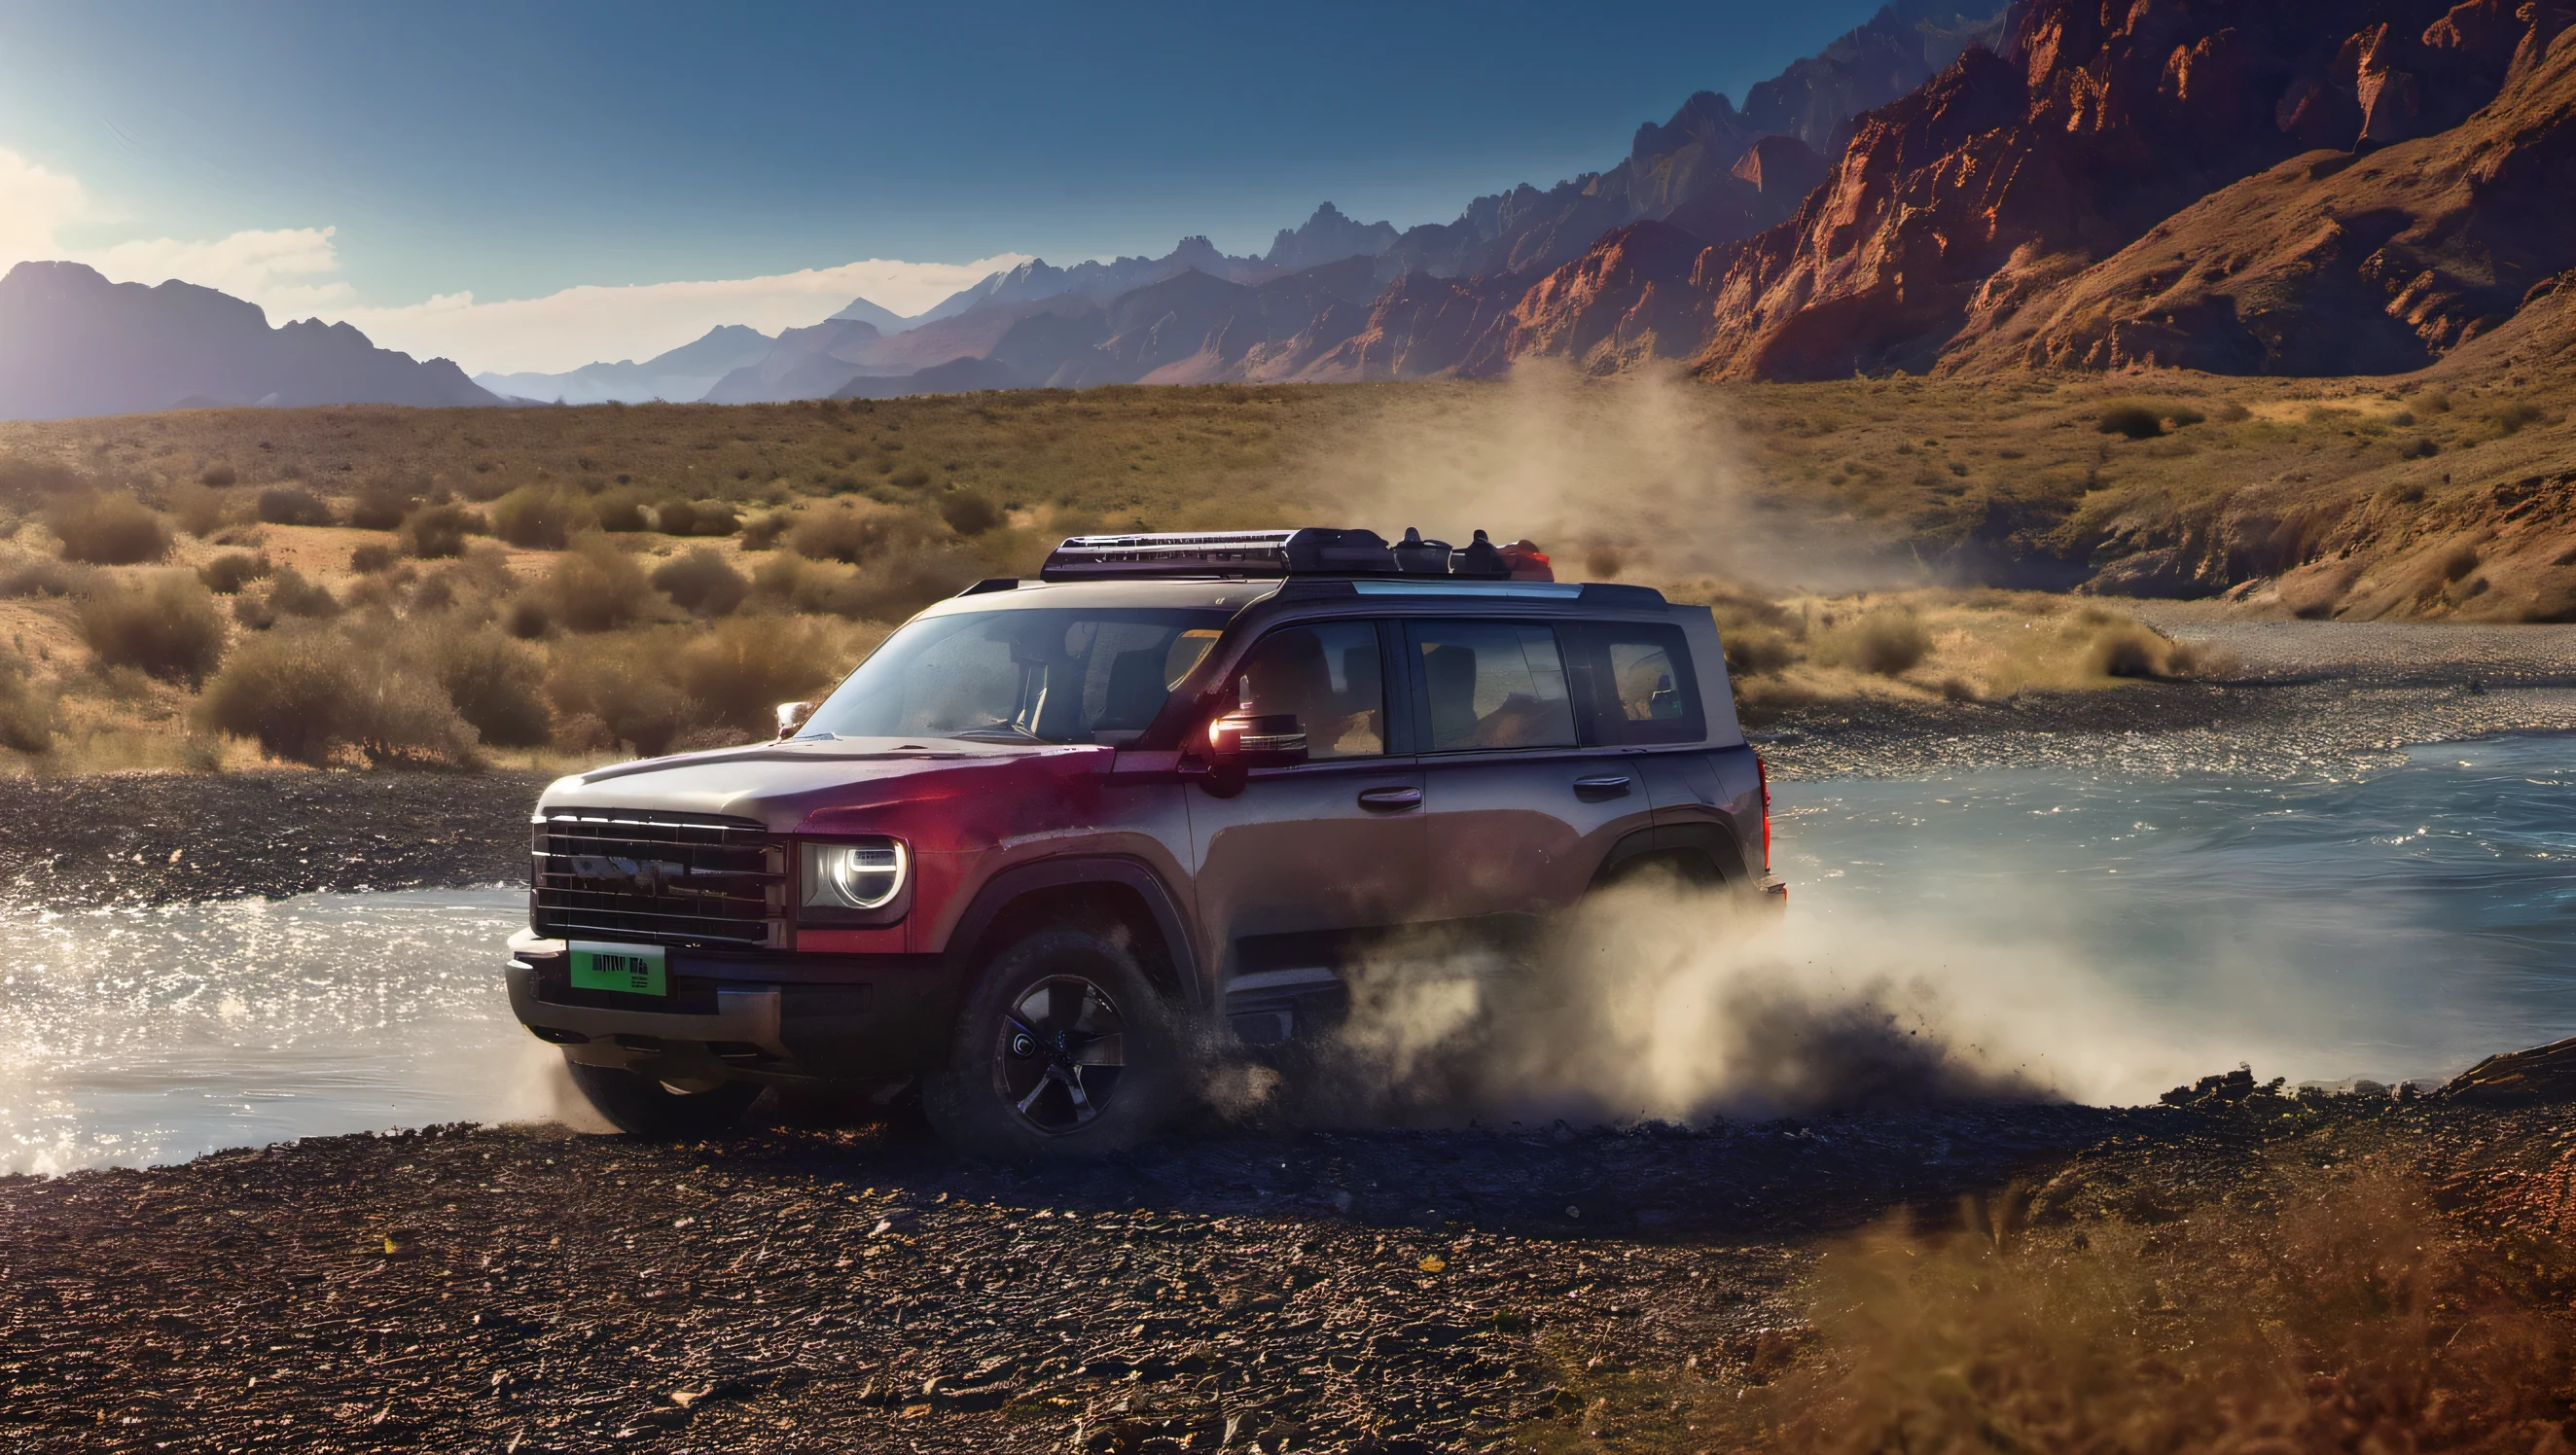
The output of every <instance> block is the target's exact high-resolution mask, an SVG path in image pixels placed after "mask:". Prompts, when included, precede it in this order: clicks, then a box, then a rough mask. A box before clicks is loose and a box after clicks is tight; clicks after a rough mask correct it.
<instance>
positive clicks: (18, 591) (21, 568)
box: [0, 556, 98, 598]
mask: <svg viewBox="0 0 2576 1455" xmlns="http://www.w3.org/2000/svg"><path fill="white" fill-rule="evenodd" d="M97 576H98V573H97V572H95V571H93V570H91V569H90V568H89V567H87V566H83V565H78V564H75V563H73V562H70V561H58V560H55V559H54V558H53V557H51V556H30V557H27V558H25V559H23V560H19V561H15V562H12V563H11V564H9V565H7V566H0V598H16V597H24V596H84V595H87V594H88V593H89V590H90V587H91V586H92V585H93V584H94V583H95V581H96V579H97Z"/></svg>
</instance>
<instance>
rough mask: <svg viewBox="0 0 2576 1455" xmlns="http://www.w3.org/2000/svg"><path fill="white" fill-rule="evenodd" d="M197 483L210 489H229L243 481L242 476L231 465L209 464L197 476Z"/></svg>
mask: <svg viewBox="0 0 2576 1455" xmlns="http://www.w3.org/2000/svg"><path fill="white" fill-rule="evenodd" d="M197 483H198V484H200V485H203V486H205V487H206V488H208V489H210V490H229V489H231V488H232V487H233V486H235V485H238V484H240V483H241V476H239V475H238V474H235V473H234V472H233V467H232V466H230V465H208V466H207V467H206V468H205V470H204V471H203V472H201V473H200V474H199V475H198V476H197Z"/></svg>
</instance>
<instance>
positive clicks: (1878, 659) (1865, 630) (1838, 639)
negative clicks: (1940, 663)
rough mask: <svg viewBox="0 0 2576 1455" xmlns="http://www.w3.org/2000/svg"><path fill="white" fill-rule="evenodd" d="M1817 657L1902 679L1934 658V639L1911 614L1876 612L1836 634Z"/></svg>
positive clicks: (1839, 630) (1827, 641) (1824, 645)
mask: <svg viewBox="0 0 2576 1455" xmlns="http://www.w3.org/2000/svg"><path fill="white" fill-rule="evenodd" d="M1818 655H1819V657H1821V658H1823V659H1824V660H1826V661H1827V662H1828V663H1829V664H1838V665H1843V666H1849V667H1855V668H1858V669H1859V670H1861V671H1863V672H1870V673H1875V674H1876V675H1878V676H1881V677H1901V676H1903V675H1905V674H1906V673H1908V672H1911V671H1913V670H1914V669H1915V668H1916V667H1919V666H1921V665H1922V664H1923V659H1924V658H1926V657H1928V656H1930V655H1932V636H1931V633H1929V632H1926V631H1925V630H1924V629H1923V623H1922V622H1920V621H1918V620H1916V619H1915V616H1914V613H1913V612H1911V611H1874V612H1870V613H1868V614H1867V615H1865V616H1863V617H1861V618H1860V619H1859V620H1858V621H1855V622H1851V623H1850V624H1848V625H1846V626H1844V627H1842V628H1840V629H1838V630H1837V631H1835V632H1834V633H1833V634H1832V635H1831V636H1830V637H1829V638H1828V639H1827V640H1826V641H1824V642H1823V643H1821V644H1820V650H1819V652H1818Z"/></svg>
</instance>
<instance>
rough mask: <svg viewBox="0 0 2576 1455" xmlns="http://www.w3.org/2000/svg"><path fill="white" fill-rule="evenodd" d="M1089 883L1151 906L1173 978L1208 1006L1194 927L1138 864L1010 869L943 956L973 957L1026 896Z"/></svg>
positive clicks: (978, 901)
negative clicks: (1131, 893) (1129, 892)
mask: <svg viewBox="0 0 2576 1455" xmlns="http://www.w3.org/2000/svg"><path fill="white" fill-rule="evenodd" d="M1084 884H1116V885H1120V886H1122V887H1124V888H1127V889H1131V890H1134V891H1135V893H1136V897H1137V898H1139V899H1141V900H1143V901H1144V902H1145V911H1146V913H1148V914H1150V915H1152V916H1153V918H1154V928H1155V929H1156V930H1157V931H1158V932H1160V933H1161V935H1162V937H1163V949H1164V953H1165V954H1167V955H1169V956H1170V957H1171V962H1172V975H1173V978H1174V979H1176V980H1178V981H1179V982H1180V984H1181V987H1182V990H1183V993H1184V995H1185V996H1186V998H1187V1000H1188V1002H1189V1004H1190V1005H1191V1006H1192V1007H1194V1008H1195V1007H1201V1006H1204V1005H1206V1004H1207V986H1206V983H1205V981H1204V980H1203V979H1202V978H1201V977H1200V974H1199V957H1198V945H1197V942H1196V941H1194V940H1192V939H1191V938H1190V932H1189V922H1188V920H1187V919H1185V918H1184V917H1183V916H1182V914H1181V909H1180V904H1179V902H1178V901H1177V900H1176V899H1174V897H1173V895H1172V891H1171V887H1170V886H1169V885H1167V884H1165V883H1164V882H1163V877H1162V876H1161V875H1159V874H1157V873H1155V872H1154V871H1153V869H1152V868H1150V867H1148V866H1147V865H1146V864H1145V863H1144V862H1143V861H1142V860H1138V859H1129V858H1123V857H1117V856H1112V855H1100V856H1081V855H1069V856H1067V857H1064V858H1060V859H1041V860H1039V861H1038V862H1036V863H1034V864H1022V865H1019V866H1017V867H1016V868H1011V869H1005V870H1003V871H1002V872H1001V873H999V874H996V875H994V876H993V877H992V878H990V879H988V880H986V881H984V884H983V887H982V888H980V889H978V890H976V891H975V897H974V899H973V900H971V901H969V902H968V903H967V906H966V912H965V913H964V914H962V915H959V916H958V917H957V923H956V926H955V927H954V928H952V929H951V930H950V931H949V932H948V943H947V945H946V947H945V948H944V949H943V950H942V953H943V954H944V955H946V956H947V957H948V959H949V960H950V961H951V963H955V962H957V961H958V959H959V958H960V957H962V956H964V955H967V954H970V953H972V952H973V951H974V949H975V946H976V945H977V944H978V943H979V942H980V941H981V940H982V939H983V938H984V936H985V935H986V934H987V933H988V932H990V931H991V929H992V928H993V924H994V922H995V921H997V920H999V919H1000V918H1001V917H1002V912H1003V911H1004V910H1007V909H1009V908H1010V906H1011V904H1012V903H1013V902H1014V901H1016V900H1018V899H1019V898H1021V897H1022V896H1024V895H1027V894H1031V893H1034V892H1036V891H1039V890H1044V889H1066V888H1072V887H1076V886H1079V885H1084Z"/></svg>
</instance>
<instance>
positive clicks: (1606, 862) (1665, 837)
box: [1592, 820, 1752, 885]
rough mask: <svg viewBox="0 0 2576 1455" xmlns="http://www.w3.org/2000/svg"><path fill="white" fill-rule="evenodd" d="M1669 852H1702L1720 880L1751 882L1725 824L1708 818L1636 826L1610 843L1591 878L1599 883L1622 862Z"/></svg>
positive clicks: (1741, 855)
mask: <svg viewBox="0 0 2576 1455" xmlns="http://www.w3.org/2000/svg"><path fill="white" fill-rule="evenodd" d="M1671 853H1698V854H1705V855H1706V856H1707V857H1708V861H1709V864H1710V865H1711V866H1712V867H1714V868H1715V869H1716V870H1717V877H1718V882H1720V883H1722V884H1739V885H1740V884H1749V883H1751V882H1752V876H1751V875H1750V874H1748V873H1747V872H1746V871H1745V867H1744V849H1743V846H1742V845H1740V844H1738V843H1736V841H1735V835H1734V834H1733V833H1731V832H1729V831H1728V829H1727V826H1726V825H1724V824H1722V823H1717V822H1714V821H1709V820H1703V821H1700V822H1697V823H1676V824H1657V825H1655V826H1654V827H1652V828H1644V829H1638V830H1636V831H1635V832H1633V833H1631V834H1629V835H1628V836H1627V837H1626V838H1623V839H1621V840H1620V841H1619V842H1617V843H1615V844H1612V845H1611V846H1610V852H1609V853H1608V854H1605V855H1603V856H1602V859H1601V867H1600V868H1598V869H1596V870H1594V871H1593V872H1592V882H1593V883H1595V884H1599V883H1600V882H1601V881H1602V880H1603V879H1605V878H1607V877H1609V876H1610V875H1612V874H1615V873H1617V872H1618V871H1619V869H1620V868H1621V867H1622V866H1624V865H1627V864H1631V863H1634V862H1636V861H1637V860H1639V859H1642V858H1645V857H1647V856H1649V855H1653V854H1671Z"/></svg>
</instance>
